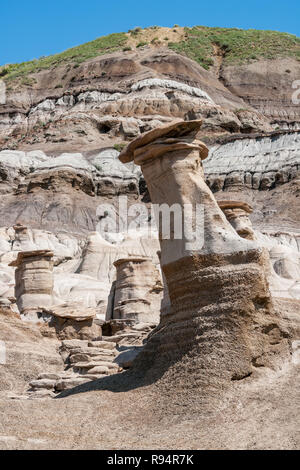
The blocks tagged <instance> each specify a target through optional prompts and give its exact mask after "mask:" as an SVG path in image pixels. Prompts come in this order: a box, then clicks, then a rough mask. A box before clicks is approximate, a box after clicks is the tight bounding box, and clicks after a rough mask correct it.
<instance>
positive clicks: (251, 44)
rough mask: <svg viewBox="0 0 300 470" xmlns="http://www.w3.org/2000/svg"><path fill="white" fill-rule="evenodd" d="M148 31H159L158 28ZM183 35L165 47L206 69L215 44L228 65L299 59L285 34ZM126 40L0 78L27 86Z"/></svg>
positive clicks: (89, 46) (8, 68)
mask: <svg viewBox="0 0 300 470" xmlns="http://www.w3.org/2000/svg"><path fill="white" fill-rule="evenodd" d="M176 26H177V25H176ZM152 28H155V29H156V30H159V27H158V26H155V27H152ZM148 29H149V28H148ZM150 29H151V28H150ZM137 30H138V31H137ZM144 31H145V30H143V29H141V28H136V30H133V32H131V34H133V33H134V34H135V35H137V34H138V36H139V39H140V41H141V42H140V43H139V44H138V45H137V46H136V47H142V46H145V45H147V43H146V42H143V33H144ZM175 32H176V30H175ZM184 32H185V39H184V40H182V37H180V36H178V38H180V39H179V40H178V42H169V43H168V47H169V48H170V49H172V50H173V51H176V52H178V53H180V54H184V55H186V56H188V57H189V58H191V59H193V60H195V61H196V62H198V63H199V64H200V65H202V67H204V68H205V69H209V67H210V66H211V65H212V64H213V55H214V46H215V45H217V46H219V47H220V48H221V50H222V54H223V59H224V63H225V64H228V65H230V64H243V63H247V62H249V61H252V60H257V59H260V58H268V59H274V58H276V57H295V58H297V59H298V60H300V38H298V37H297V36H294V35H292V34H288V33H279V32H276V31H258V30H254V29H249V30H242V29H237V28H209V27H206V26H195V27H193V28H184ZM166 39H167V38H166ZM127 41H128V36H127V35H126V34H125V33H115V34H110V35H108V36H103V37H100V38H98V39H95V40H94V41H91V42H87V43H85V44H83V45H81V46H78V47H73V48H72V49H68V50H66V51H65V52H62V53H61V54H55V55H51V56H49V57H42V58H40V59H37V60H32V61H30V62H22V63H20V64H9V65H5V66H3V67H0V78H4V80H7V81H9V80H13V79H16V78H20V77H23V80H25V81H26V80H27V81H28V83H27V84H30V77H27V76H28V75H30V74H32V73H35V72H39V71H41V70H44V69H50V68H53V67H57V66H59V65H63V64H67V63H70V64H74V65H75V66H76V65H79V64H80V63H82V62H85V61H86V60H88V59H92V58H94V57H97V56H99V55H101V54H105V53H110V52H115V51H119V50H122V49H124V50H125V49H126V47H125V46H126V44H127ZM152 42H153V41H152ZM129 49H130V48H127V49H126V50H129ZM26 77H27V78H26ZM24 83H25V82H24ZM25 84H26V83H25Z"/></svg>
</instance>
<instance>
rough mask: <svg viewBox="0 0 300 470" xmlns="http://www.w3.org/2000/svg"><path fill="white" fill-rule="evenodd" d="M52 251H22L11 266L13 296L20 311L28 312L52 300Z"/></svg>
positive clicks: (47, 304) (50, 302)
mask: <svg viewBox="0 0 300 470" xmlns="http://www.w3.org/2000/svg"><path fill="white" fill-rule="evenodd" d="M52 258H53V252H51V251H49V250H38V251H23V252H20V253H19V254H18V257H17V259H16V260H15V261H13V262H12V263H11V266H15V267H16V271H15V281H16V283H15V296H16V299H17V305H18V308H19V311H20V313H22V314H29V313H31V312H35V311H37V310H38V309H39V308H41V307H47V306H50V305H52V302H53V297H52V296H53V260H52Z"/></svg>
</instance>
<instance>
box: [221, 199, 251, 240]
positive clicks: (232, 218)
mask: <svg viewBox="0 0 300 470" xmlns="http://www.w3.org/2000/svg"><path fill="white" fill-rule="evenodd" d="M218 204H219V207H220V209H222V211H223V212H224V214H225V216H226V219H227V220H228V221H229V222H230V223H231V225H232V226H233V228H234V229H235V231H236V232H237V233H238V234H239V236H240V237H242V238H247V239H248V240H255V234H254V231H253V228H252V223H251V220H250V219H249V215H250V214H251V213H252V212H253V209H252V207H251V206H250V205H249V204H247V203H246V202H243V201H223V200H218Z"/></svg>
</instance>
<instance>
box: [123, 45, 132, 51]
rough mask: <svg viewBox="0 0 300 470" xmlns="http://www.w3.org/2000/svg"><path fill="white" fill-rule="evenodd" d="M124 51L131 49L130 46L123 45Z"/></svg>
mask: <svg viewBox="0 0 300 470" xmlns="http://www.w3.org/2000/svg"><path fill="white" fill-rule="evenodd" d="M126 51H132V48H131V47H130V46H126V47H123V52H126Z"/></svg>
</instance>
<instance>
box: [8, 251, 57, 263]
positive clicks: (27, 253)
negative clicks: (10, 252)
mask: <svg viewBox="0 0 300 470" xmlns="http://www.w3.org/2000/svg"><path fill="white" fill-rule="evenodd" d="M53 256H54V253H53V251H50V250H34V251H20V252H19V253H18V257H17V259H15V260H14V261H12V262H11V263H10V264H9V266H20V264H21V263H22V261H23V260H24V259H25V258H31V257H41V258H43V257H46V258H52V257H53Z"/></svg>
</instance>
